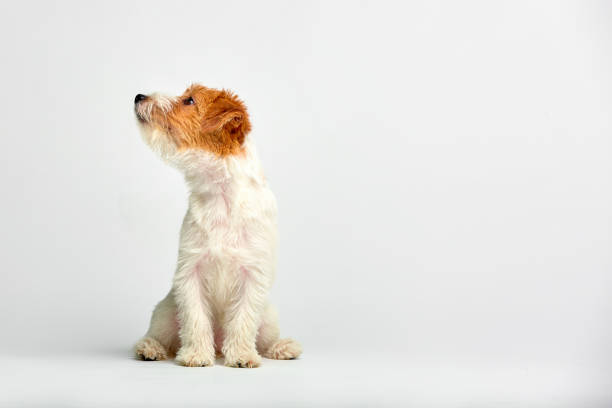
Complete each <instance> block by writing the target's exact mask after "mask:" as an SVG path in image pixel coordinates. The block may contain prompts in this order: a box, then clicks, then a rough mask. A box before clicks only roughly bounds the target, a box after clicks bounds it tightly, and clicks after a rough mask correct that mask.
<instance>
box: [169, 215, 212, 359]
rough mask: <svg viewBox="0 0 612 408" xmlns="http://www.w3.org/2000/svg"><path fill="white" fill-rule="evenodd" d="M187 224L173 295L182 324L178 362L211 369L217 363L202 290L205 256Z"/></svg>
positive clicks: (184, 227) (209, 314) (206, 298)
mask: <svg viewBox="0 0 612 408" xmlns="http://www.w3.org/2000/svg"><path fill="white" fill-rule="evenodd" d="M188 225H189V223H188V221H187V220H186V222H185V223H184V224H183V231H182V233H181V246H180V250H179V261H178V266H177V270H176V274H175V276H174V282H173V286H172V291H173V294H174V300H175V302H176V309H177V317H178V320H179V338H180V340H181V347H180V349H179V351H178V353H177V355H176V361H177V362H178V363H179V364H181V365H184V366H187V367H205V366H212V365H214V362H215V346H214V333H213V325H212V322H211V310H210V306H209V299H208V296H207V295H206V293H205V290H204V286H203V274H204V273H205V271H202V270H201V269H202V254H201V252H200V251H199V250H198V249H199V247H200V245H199V243H198V242H197V241H198V240H197V239H195V238H196V237H194V235H197V233H194V232H193V230H191V231H189V228H188Z"/></svg>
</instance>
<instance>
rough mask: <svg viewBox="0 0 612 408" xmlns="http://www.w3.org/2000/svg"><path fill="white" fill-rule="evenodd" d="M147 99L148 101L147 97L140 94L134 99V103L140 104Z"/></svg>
mask: <svg viewBox="0 0 612 408" xmlns="http://www.w3.org/2000/svg"><path fill="white" fill-rule="evenodd" d="M145 99H147V95H143V94H138V95H136V97H135V98H134V103H138V102H140V101H144V100H145Z"/></svg>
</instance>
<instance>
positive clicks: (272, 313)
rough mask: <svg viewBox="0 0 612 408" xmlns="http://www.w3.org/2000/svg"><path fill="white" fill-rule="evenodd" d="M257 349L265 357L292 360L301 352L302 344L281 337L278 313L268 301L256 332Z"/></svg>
mask: <svg viewBox="0 0 612 408" xmlns="http://www.w3.org/2000/svg"><path fill="white" fill-rule="evenodd" d="M257 351H258V352H259V354H261V355H262V356H264V357H265V358H271V359H274V360H292V359H294V358H297V357H298V356H299V355H300V354H302V346H301V345H300V343H298V342H297V341H295V340H293V339H281V338H280V330H279V328H278V313H277V312H276V309H275V308H274V307H273V306H272V305H270V304H269V303H268V304H267V305H266V307H265V309H264V313H263V316H262V321H261V325H260V326H259V331H258V333H257Z"/></svg>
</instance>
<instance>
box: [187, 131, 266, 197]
mask: <svg viewBox="0 0 612 408" xmlns="http://www.w3.org/2000/svg"><path fill="white" fill-rule="evenodd" d="M181 161H182V164H183V165H182V166H181V167H182V170H183V171H184V174H185V181H186V182H187V186H188V188H189V191H190V194H191V195H194V196H197V197H201V198H202V199H203V200H206V199H207V198H210V197H214V196H219V195H223V196H224V197H225V198H226V199H228V198H231V197H232V196H233V195H235V193H236V192H237V191H239V190H240V189H241V188H243V187H244V186H247V185H252V184H255V185H257V184H261V185H263V184H265V179H264V176H263V172H262V170H261V167H260V164H259V160H258V158H257V154H256V152H255V149H254V146H253V145H252V144H251V143H250V142H249V141H247V142H245V145H244V151H243V152H242V154H240V155H236V156H226V157H218V156H215V155H213V154H212V153H209V152H204V151H193V152H189V153H186V154H185V156H184V157H183V158H182V160H181Z"/></svg>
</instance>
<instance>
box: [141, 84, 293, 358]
mask: <svg viewBox="0 0 612 408" xmlns="http://www.w3.org/2000/svg"><path fill="white" fill-rule="evenodd" d="M188 97H191V98H193V100H194V102H195V103H194V104H193V105H186V104H185V103H183V101H185V98H188ZM136 114H137V117H138V118H139V123H140V125H141V130H142V135H143V137H144V140H145V141H146V142H147V144H149V146H151V148H152V149H153V150H154V151H155V152H157V153H158V154H159V155H160V156H161V157H162V158H163V159H164V160H165V161H167V162H169V163H170V164H172V165H174V166H176V167H177V168H178V169H180V170H181V171H182V172H183V173H184V175H185V180H186V182H187V185H188V187H189V191H190V195H189V208H188V210H187V214H186V215H185V218H184V220H183V226H182V229H181V236H180V247H179V256H178V265H177V268H176V272H175V276H174V279H173V282H172V289H171V290H170V292H169V293H168V294H167V295H166V297H165V298H164V299H163V300H162V301H161V302H160V303H159V304H158V305H157V306H156V308H155V310H154V312H153V317H152V318H151V324H150V327H149V330H148V332H147V334H146V335H145V337H144V338H143V339H141V340H140V341H139V342H138V343H137V344H136V346H135V351H136V355H137V356H138V357H139V358H141V359H145V360H162V359H165V358H167V357H169V356H173V355H176V360H177V361H178V362H179V363H180V364H182V365H185V366H191V367H193V366H209V365H213V364H214V360H215V354H223V355H224V356H225V364H226V365H228V366H232V367H257V366H258V365H259V364H260V361H261V358H260V354H261V355H263V356H264V357H267V358H274V359H293V358H296V357H297V356H299V355H300V353H301V347H300V345H299V343H297V342H296V341H294V340H291V339H279V329H278V322H277V317H276V312H275V310H274V309H273V307H272V306H271V305H270V304H269V303H268V301H267V293H268V289H269V288H270V285H271V284H272V281H273V279H274V274H275V267H276V266H275V263H276V231H277V227H276V201H275V198H274V196H273V194H272V192H271V191H270V189H269V188H268V186H267V183H266V181H265V178H264V176H263V173H262V170H261V167H260V164H259V160H258V158H257V155H256V152H255V147H254V146H253V144H252V142H251V141H250V139H249V138H248V137H246V136H247V133H248V131H249V130H250V123H249V122H248V115H247V112H246V108H245V107H244V104H243V103H242V102H241V101H239V100H238V99H237V98H236V97H235V95H233V94H231V93H229V92H226V91H217V90H212V89H209V88H205V87H201V86H199V85H196V86H192V87H190V88H189V89H188V90H187V91H186V93H185V94H184V95H183V96H182V97H180V98H168V97H164V96H161V95H157V94H154V95H151V96H149V97H148V98H147V99H146V100H143V101H141V102H139V103H137V104H136ZM221 144H223V146H221Z"/></svg>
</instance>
